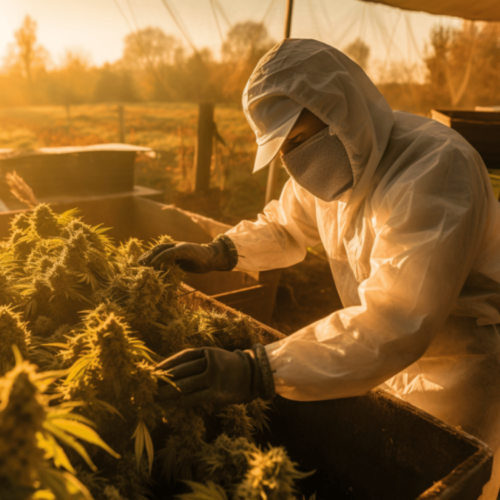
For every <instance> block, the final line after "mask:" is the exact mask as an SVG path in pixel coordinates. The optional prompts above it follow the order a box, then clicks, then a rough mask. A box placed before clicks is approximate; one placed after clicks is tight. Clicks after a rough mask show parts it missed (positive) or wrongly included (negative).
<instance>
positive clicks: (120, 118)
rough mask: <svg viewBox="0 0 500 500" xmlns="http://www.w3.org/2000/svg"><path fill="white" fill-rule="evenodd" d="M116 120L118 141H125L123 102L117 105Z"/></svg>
mask: <svg viewBox="0 0 500 500" xmlns="http://www.w3.org/2000/svg"><path fill="white" fill-rule="evenodd" d="M118 122H119V126H120V140H119V141H118V142H120V143H122V144H123V143H124V142H125V120H124V118H123V104H120V105H119V106H118Z"/></svg>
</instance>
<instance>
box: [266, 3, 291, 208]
mask: <svg viewBox="0 0 500 500" xmlns="http://www.w3.org/2000/svg"><path fill="white" fill-rule="evenodd" d="M292 13H293V0H287V4H286V17H285V32H284V38H290V33H291V31H292ZM280 165H281V160H280V159H279V153H278V156H277V157H276V158H275V159H274V160H273V161H272V162H271V163H270V164H269V173H268V175H267V188H266V205H267V204H268V203H269V202H270V201H271V200H273V199H274V192H275V191H276V184H277V183H278V172H279V170H278V169H279V167H280Z"/></svg>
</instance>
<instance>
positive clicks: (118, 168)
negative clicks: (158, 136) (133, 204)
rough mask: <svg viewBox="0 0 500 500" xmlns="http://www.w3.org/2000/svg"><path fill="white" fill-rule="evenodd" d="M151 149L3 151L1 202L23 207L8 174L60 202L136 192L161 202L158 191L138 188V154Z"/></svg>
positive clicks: (13, 207) (40, 197) (103, 146)
mask: <svg viewBox="0 0 500 500" xmlns="http://www.w3.org/2000/svg"><path fill="white" fill-rule="evenodd" d="M139 152H142V153H149V152H151V149H150V148H145V147H141V146H132V145H129V144H97V145H94V146H82V147H60V148H41V149H37V150H33V151H31V150H29V151H18V150H5V149H4V150H0V174H1V175H0V199H1V200H2V201H3V202H4V203H5V204H6V205H7V207H9V209H10V210H16V209H21V208H23V205H22V204H21V203H20V202H19V201H18V200H17V199H16V198H15V197H14V196H13V195H12V194H11V192H10V189H9V186H8V185H7V182H6V180H5V174H6V173H8V172H13V171H16V172H17V174H18V175H20V176H21V177H22V178H23V180H24V181H25V182H26V183H27V184H28V185H29V186H30V187H31V189H32V190H33V192H34V194H35V196H36V198H37V199H38V200H40V201H44V202H47V203H59V202H64V201H65V200H68V201H69V199H70V198H71V197H78V198H81V197H88V196H99V195H103V194H116V193H125V192H129V193H131V192H133V191H135V194H136V195H137V194H138V195H140V196H149V197H154V198H155V199H158V200H161V199H162V198H163V193H162V192H161V191H158V190H153V189H149V188H145V187H142V186H134V165H135V158H136V155H137V153H139Z"/></svg>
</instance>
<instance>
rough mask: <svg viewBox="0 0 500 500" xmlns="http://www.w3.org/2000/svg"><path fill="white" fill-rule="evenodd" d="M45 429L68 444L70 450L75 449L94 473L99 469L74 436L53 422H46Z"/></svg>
mask: <svg viewBox="0 0 500 500" xmlns="http://www.w3.org/2000/svg"><path fill="white" fill-rule="evenodd" d="M43 427H44V429H45V430H46V431H48V432H50V433H52V434H53V435H54V436H55V437H57V438H59V439H60V440H61V441H62V442H63V443H66V444H67V445H68V446H69V447H70V448H73V449H74V450H75V451H76V452H77V453H78V454H79V455H80V456H81V457H82V458H83V459H84V460H85V462H86V463H87V465H88V466H89V467H90V468H91V469H92V470H93V471H94V472H96V471H97V467H96V466H95V465H94V462H92V460H91V459H90V457H89V455H88V453H87V451H86V450H85V448H84V447H83V446H82V445H81V444H80V443H79V442H78V441H77V440H76V439H74V438H73V437H72V436H70V435H69V434H67V433H66V432H64V431H63V430H62V429H59V428H58V427H57V426H55V425H53V424H52V422H48V421H45V422H44V423H43Z"/></svg>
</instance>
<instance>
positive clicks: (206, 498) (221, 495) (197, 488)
mask: <svg viewBox="0 0 500 500" xmlns="http://www.w3.org/2000/svg"><path fill="white" fill-rule="evenodd" d="M183 482H184V483H186V484H187V485H188V486H189V487H190V488H191V489H192V490H193V491H192V492H191V493H182V494H181V495H177V496H176V497H175V498H178V499H180V500H228V498H227V495H226V492H225V491H224V490H223V489H222V487H221V486H219V485H218V484H215V483H213V482H212V481H208V483H207V484H202V483H196V482H194V481H183Z"/></svg>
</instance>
